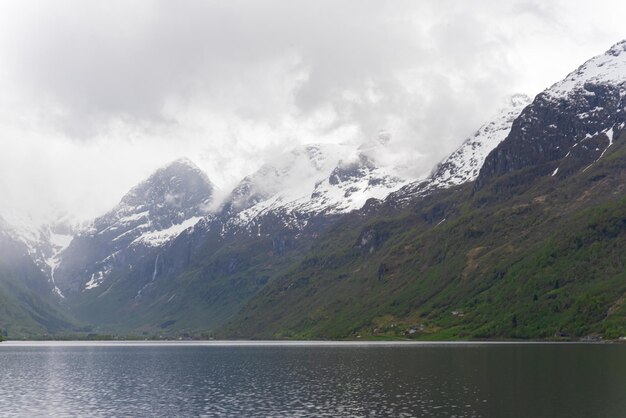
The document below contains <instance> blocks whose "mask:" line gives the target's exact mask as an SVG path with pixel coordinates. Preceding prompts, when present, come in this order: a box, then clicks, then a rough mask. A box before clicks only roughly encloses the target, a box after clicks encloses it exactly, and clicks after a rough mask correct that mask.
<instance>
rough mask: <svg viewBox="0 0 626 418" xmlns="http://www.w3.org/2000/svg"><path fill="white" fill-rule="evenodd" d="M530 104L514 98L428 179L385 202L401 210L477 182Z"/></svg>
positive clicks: (526, 99) (410, 186)
mask: <svg viewBox="0 0 626 418" xmlns="http://www.w3.org/2000/svg"><path fill="white" fill-rule="evenodd" d="M529 103H530V98H529V97H528V96H526V95H523V94H516V95H513V96H511V97H510V98H509V102H508V104H507V105H506V106H504V107H503V108H502V109H500V111H499V112H498V113H497V114H496V115H495V116H493V117H492V118H491V119H490V120H489V121H487V122H485V123H484V124H483V125H482V126H481V127H480V128H479V129H478V130H477V131H476V132H475V133H474V134H473V135H472V136H470V137H469V138H467V139H466V140H465V141H463V143H462V144H461V146H460V147H459V148H458V149H457V150H456V151H454V152H453V153H452V154H451V155H450V156H449V157H447V158H446V159H445V160H443V161H442V162H440V163H439V164H437V166H436V167H435V169H434V170H433V171H432V173H431V174H430V176H428V178H426V179H424V180H420V181H416V182H412V183H409V184H407V185H406V186H404V187H403V188H402V189H400V190H398V191H397V192H394V193H391V194H390V195H389V196H388V197H387V199H386V201H387V203H389V204H391V205H394V206H398V205H399V206H402V205H404V204H406V203H408V202H410V201H412V200H413V199H415V198H416V197H419V196H424V195H427V194H430V193H432V192H433V191H436V190H441V189H447V188H450V187H454V186H458V185H461V184H464V183H468V182H471V181H474V180H476V178H477V177H478V174H479V172H480V169H481V167H482V166H483V163H484V162H485V159H486V158H487V155H489V153H490V152H491V151H492V150H493V149H495V148H496V147H497V146H498V145H499V144H500V143H501V142H502V141H503V140H504V139H505V138H506V137H507V136H508V135H509V133H510V131H511V126H512V125H513V122H514V121H515V120H516V119H517V117H518V116H519V115H520V113H521V112H522V110H523V109H524V108H525V107H526V106H527V105H528V104H529Z"/></svg>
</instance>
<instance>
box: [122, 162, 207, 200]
mask: <svg viewBox="0 0 626 418" xmlns="http://www.w3.org/2000/svg"><path fill="white" fill-rule="evenodd" d="M214 190H215V186H214V185H213V183H212V182H211V180H210V179H209V177H208V176H207V175H206V174H205V173H204V172H203V171H202V170H200V169H199V168H198V166H196V165H195V164H194V163H193V162H192V161H191V160H189V159H187V158H180V159H177V160H175V161H173V162H171V163H169V164H168V165H166V166H164V167H162V168H159V169H158V170H157V171H155V172H154V173H153V174H152V175H150V176H149V177H148V178H147V179H146V180H144V181H142V182H141V183H139V184H138V185H137V186H135V187H133V188H132V189H131V190H130V191H129V192H128V193H127V194H126V195H125V196H124V197H123V198H122V201H121V203H122V204H125V205H130V206H138V205H145V204H149V205H165V206H172V205H174V206H184V203H185V202H186V203H187V205H186V206H189V205H196V204H198V203H200V202H201V201H205V200H210V199H211V198H212V196H213V192H214Z"/></svg>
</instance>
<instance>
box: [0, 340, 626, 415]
mask: <svg viewBox="0 0 626 418" xmlns="http://www.w3.org/2000/svg"><path fill="white" fill-rule="evenodd" d="M111 415H116V416H142V417H144V416H232V417H247V416H252V417H255V416H259V417H261V416H262V417H276V416H306V417H308V416H327V417H343V416H352V417H370V416H371V417H381V416H391V417H402V416H407V417H409V416H414V417H568V418H571V417H574V418H575V417H581V418H582V417H584V418H588V417H607V418H619V417H626V346H625V345H618V344H597V345H593V344H589V345H584V344H319V343H314V344H309V343H297V344H276V343H268V344H247V343H237V344H221V343H215V342H213V343H201V344H199V343H146V344H137V343H15V342H9V343H7V342H5V343H2V344H0V416H28V417H31V416H111Z"/></svg>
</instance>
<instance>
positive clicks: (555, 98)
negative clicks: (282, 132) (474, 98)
mask: <svg viewBox="0 0 626 418" xmlns="http://www.w3.org/2000/svg"><path fill="white" fill-rule="evenodd" d="M625 47H626V43H620V44H618V45H616V46H614V47H613V48H611V49H610V50H609V51H608V52H607V53H606V54H604V55H601V56H599V57H596V58H594V59H592V60H591V61H589V62H588V63H586V64H585V65H584V66H583V67H581V68H580V69H579V70H577V71H576V72H574V73H572V74H571V75H570V76H568V78H567V79H566V80H564V81H563V82H560V83H557V84H556V85H555V86H553V87H551V88H550V89H548V90H547V91H546V92H543V93H541V94H540V95H538V96H537V97H536V98H535V100H534V101H533V103H532V104H531V105H529V106H528V107H526V108H525V109H524V110H523V111H522V113H521V115H520V116H519V117H518V118H516V119H515V120H514V121H513V123H512V127H511V131H510V133H509V135H507V137H506V139H504V141H502V142H501V143H500V144H499V145H498V146H497V147H496V148H495V149H494V150H493V151H492V152H491V153H490V154H489V155H488V156H487V158H486V160H485V164H484V166H483V168H482V169H481V171H480V174H479V176H478V179H477V180H476V181H475V182H474V183H467V184H465V185H460V186H458V187H452V188H443V189H439V190H437V189H436V188H435V190H433V191H430V192H429V193H424V194H422V195H421V196H418V197H417V198H414V199H413V200H411V201H410V202H407V201H406V200H404V201H394V199H395V198H398V199H403V197H404V196H403V195H402V194H401V193H394V194H392V195H391V196H390V197H389V198H388V199H387V200H386V201H385V202H383V203H381V202H378V203H372V204H371V205H369V206H368V207H367V208H366V209H367V210H363V211H361V212H359V213H353V214H351V215H350V216H347V217H345V218H344V219H342V220H340V221H339V222H337V223H336V224H335V225H334V226H333V227H332V228H331V229H330V230H328V231H327V232H326V233H325V234H324V235H323V236H321V237H320V238H319V239H318V240H317V241H316V243H315V244H314V245H313V247H312V248H311V250H310V251H309V253H308V254H307V256H306V257H305V258H304V259H303V260H302V261H301V262H299V263H298V265H296V266H294V267H293V268H292V269H291V270H289V271H287V272H285V274H283V275H282V276H280V277H279V278H278V279H276V280H274V281H272V282H271V283H270V284H269V285H268V286H266V287H265V288H264V289H263V290H262V291H261V292H260V293H259V294H258V295H257V296H256V297H255V298H253V299H252V300H251V301H250V302H249V303H248V304H247V305H246V307H245V308H244V309H243V310H242V311H241V312H240V313H239V314H238V315H237V317H236V318H235V319H234V320H233V321H232V322H231V323H230V324H229V325H228V326H226V327H224V328H223V329H222V330H221V331H220V335H221V336H226V337H242V336H245V337H254V338H276V337H280V338H285V337H288V338H354V337H356V336H357V335H361V336H371V337H376V336H380V337H403V338H404V337H421V338H576V337H583V336H589V335H600V336H605V337H610V338H616V337H619V336H624V335H626V306H625V305H624V295H625V294H626V276H625V274H626V264H625V262H626V259H625V258H624V257H623V256H622V254H623V251H624V249H625V248H626V212H625V210H626V200H625V199H626V132H624V130H623V128H624V126H623V125H622V123H623V122H622V121H623V109H624V104H623V103H622V97H623V95H624V94H623V86H624V82H625V81H626V75H625V74H624V72H623V69H624V68H625V65H624V63H622V60H623V59H624V57H623V55H624V54H623V51H624V48H625Z"/></svg>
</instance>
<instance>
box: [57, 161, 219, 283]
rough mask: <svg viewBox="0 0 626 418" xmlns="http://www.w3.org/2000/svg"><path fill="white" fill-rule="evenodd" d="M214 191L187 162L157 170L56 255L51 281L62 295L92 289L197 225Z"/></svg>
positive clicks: (200, 171) (212, 186)
mask: <svg viewBox="0 0 626 418" xmlns="http://www.w3.org/2000/svg"><path fill="white" fill-rule="evenodd" d="M214 191H215V186H214V185H213V183H211V181H210V180H209V178H208V177H207V176H206V174H205V173H204V172H202V170H200V169H199V168H198V167H197V166H196V165H195V164H193V163H192V162H191V161H190V160H188V159H179V160H176V161H174V162H172V163H170V164H169V165H167V166H165V167H163V168H160V169H159V170H157V171H156V172H155V173H153V174H152V175H151V176H150V177H148V178H147V179H146V180H144V181H143V182H141V183H140V184H138V185H137V186H135V187H134V188H133V189H131V190H130V191H129V192H128V193H127V194H126V195H125V196H124V197H123V198H122V200H121V201H120V203H119V204H118V205H117V206H115V207H114V208H113V209H112V210H110V211H109V212H108V213H106V214H105V215H103V216H101V217H99V218H97V219H95V220H94V221H93V223H92V224H91V226H90V227H89V228H88V229H87V230H85V231H83V232H81V233H79V234H78V235H76V236H75V237H74V240H73V241H72V243H71V244H70V246H69V247H68V248H67V249H66V250H64V251H63V253H62V254H61V262H60V265H59V266H58V268H57V270H56V271H55V276H54V280H55V282H56V283H57V285H58V286H59V287H60V289H61V290H62V292H64V293H65V292H66V291H70V292H71V291H74V292H76V291H84V290H89V289H93V288H95V287H98V286H99V285H100V284H101V283H102V282H103V281H104V280H105V279H106V277H108V276H109V275H110V274H111V273H112V272H113V271H114V270H115V269H116V268H128V267H129V266H131V265H132V264H133V263H135V262H136V261H137V259H138V258H141V256H143V255H145V253H147V252H148V251H149V250H150V249H151V248H154V247H160V246H163V245H165V244H167V242H169V241H170V240H171V239H172V238H175V237H176V236H177V235H178V234H180V233H181V232H182V231H184V230H185V229H187V228H189V227H191V226H193V225H194V224H195V223H197V222H198V221H199V220H200V219H201V217H202V216H204V215H205V214H206V213H207V210H208V207H209V206H210V205H211V203H212V202H213V195H214Z"/></svg>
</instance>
